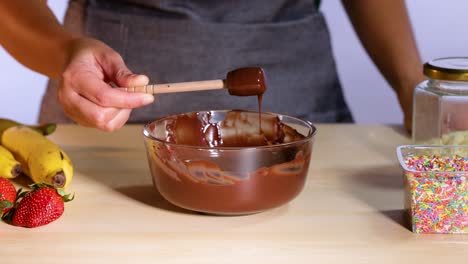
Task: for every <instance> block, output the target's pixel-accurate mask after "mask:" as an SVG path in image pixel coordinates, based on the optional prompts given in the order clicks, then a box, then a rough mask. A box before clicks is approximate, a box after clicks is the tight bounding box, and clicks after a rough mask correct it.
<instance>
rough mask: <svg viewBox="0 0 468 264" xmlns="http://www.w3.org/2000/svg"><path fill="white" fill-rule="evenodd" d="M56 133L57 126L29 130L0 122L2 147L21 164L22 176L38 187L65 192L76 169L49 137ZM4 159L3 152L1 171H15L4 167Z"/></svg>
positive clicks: (15, 123) (10, 123)
mask: <svg viewBox="0 0 468 264" xmlns="http://www.w3.org/2000/svg"><path fill="white" fill-rule="evenodd" d="M54 131H55V124H46V125H42V126H27V125H23V124H20V123H17V122H15V121H12V120H8V119H0V143H1V145H2V146H3V147H4V149H6V150H7V151H8V152H10V154H12V156H13V157H14V159H16V160H17V161H18V162H19V164H20V165H21V167H20V168H21V169H22V172H23V173H24V174H26V175H28V176H29V177H30V178H31V179H32V180H33V182H35V183H47V184H50V185H54V186H55V187H57V188H63V189H64V188H66V187H67V186H68V185H69V183H70V182H71V179H72V177H73V165H72V162H71V160H70V158H69V157H68V155H67V154H66V153H65V152H64V151H63V150H62V149H60V148H59V147H58V146H57V145H56V144H55V143H54V142H52V141H51V140H49V139H48V138H47V137H46V136H47V135H49V134H51V133H53V132H54ZM4 156H5V157H6V156H8V154H2V152H1V150H0V167H1V168H0V170H3V169H5V170H8V169H10V168H12V167H10V166H11V165H8V166H6V165H5V166H4V165H3V164H2V163H1V161H2V159H3V157H4ZM8 164H9V163H8ZM3 167H4V168H3ZM0 176H4V175H0ZM4 177H6V176H4Z"/></svg>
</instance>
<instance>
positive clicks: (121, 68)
mask: <svg viewBox="0 0 468 264" xmlns="http://www.w3.org/2000/svg"><path fill="white" fill-rule="evenodd" d="M105 61H106V63H105V65H103V66H106V67H105V68H104V72H105V73H106V75H107V76H108V77H109V79H111V81H113V82H114V83H115V84H117V85H118V86H120V87H136V86H144V85H147V84H148V83H149V78H148V77H147V76H146V75H141V74H134V73H133V72H132V71H130V70H129V69H128V67H127V65H125V62H124V61H123V59H122V57H121V56H120V55H118V54H116V53H115V54H112V55H111V56H109V57H108V58H107V60H105ZM106 68H107V69H106Z"/></svg>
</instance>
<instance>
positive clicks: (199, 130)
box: [143, 110, 316, 215]
mask: <svg viewBox="0 0 468 264" xmlns="http://www.w3.org/2000/svg"><path fill="white" fill-rule="evenodd" d="M259 123H260V122H259V114H258V112H249V111H237V110H236V111H227V110H226V111H225V110H217V111H206V112H191V113H184V114H178V115H172V116H168V117H164V118H161V119H158V120H156V121H154V122H151V123H149V124H147V125H145V127H144V129H143V135H144V141H145V147H146V152H147V158H148V163H149V167H150V170H151V175H152V178H153V183H154V186H155V187H156V188H157V190H158V191H159V192H160V193H161V195H162V196H163V197H164V198H165V199H167V200H168V201H169V202H171V203H172V204H174V205H177V206H179V207H182V208H185V209H189V210H193V211H198V212H204V213H209V214H221V215H240V214H251V213H257V212H261V211H264V210H267V209H271V208H275V207H278V206H281V205H284V204H286V203H288V202H289V201H291V200H292V199H294V198H295V197H296V196H297V195H298V194H299V193H300V192H301V190H302V189H303V187H304V183H305V180H306V177H307V173H308V169H309V164H310V161H311V154H312V147H313V142H314V138H315V134H316V128H315V126H314V125H313V124H311V123H310V122H306V121H303V120H300V119H298V118H294V117H291V116H286V115H280V114H274V113H262V114H261V133H260V130H259ZM265 144H266V145H265Z"/></svg>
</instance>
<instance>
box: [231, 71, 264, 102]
mask: <svg viewBox="0 0 468 264" xmlns="http://www.w3.org/2000/svg"><path fill="white" fill-rule="evenodd" d="M226 86H227V89H228V91H229V94H231V95H237V96H254V95H256V96H261V95H262V94H264V93H265V91H266V82H265V73H264V72H263V69H262V68H259V67H247V68H240V69H236V70H233V71H230V72H228V74H227V77H226Z"/></svg>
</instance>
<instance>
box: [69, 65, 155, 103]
mask: <svg viewBox="0 0 468 264" xmlns="http://www.w3.org/2000/svg"><path fill="white" fill-rule="evenodd" d="M79 71H80V73H77V74H75V75H74V76H69V75H67V74H64V78H63V80H64V85H65V86H68V87H72V89H73V90H74V91H75V92H76V93H78V94H80V95H82V96H83V97H85V98H87V99H88V100H89V101H91V102H93V103H95V104H97V105H99V106H102V107H115V108H136V107H141V106H144V105H147V104H150V103H152V102H153V101H154V97H153V95H151V94H144V93H127V92H124V91H120V90H117V89H114V88H112V87H111V86H110V85H109V84H107V83H105V82H104V81H103V80H101V79H100V78H99V77H98V76H97V75H96V74H95V73H93V72H92V71H89V70H83V69H79Z"/></svg>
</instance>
